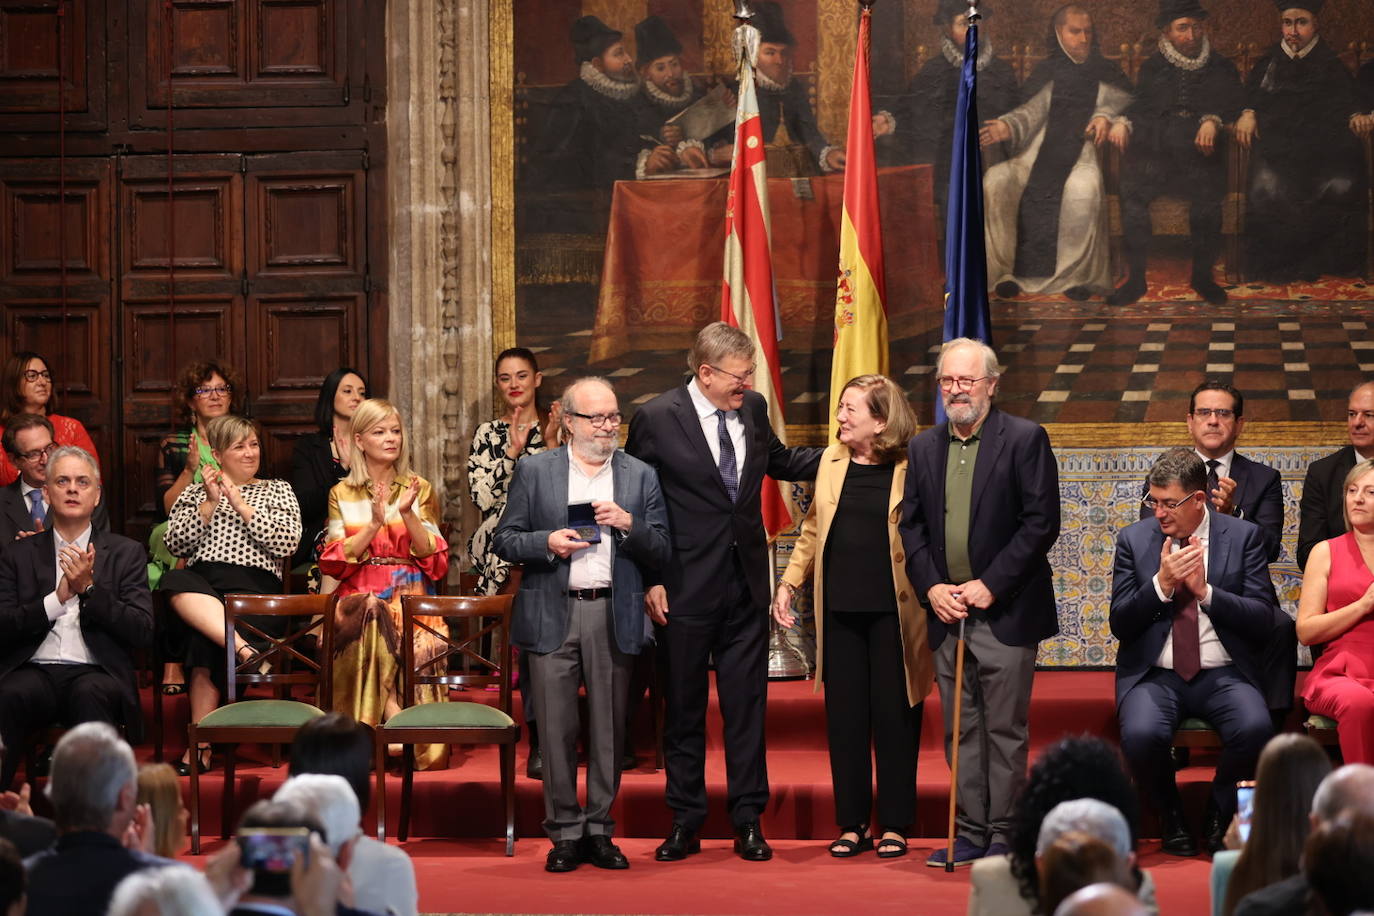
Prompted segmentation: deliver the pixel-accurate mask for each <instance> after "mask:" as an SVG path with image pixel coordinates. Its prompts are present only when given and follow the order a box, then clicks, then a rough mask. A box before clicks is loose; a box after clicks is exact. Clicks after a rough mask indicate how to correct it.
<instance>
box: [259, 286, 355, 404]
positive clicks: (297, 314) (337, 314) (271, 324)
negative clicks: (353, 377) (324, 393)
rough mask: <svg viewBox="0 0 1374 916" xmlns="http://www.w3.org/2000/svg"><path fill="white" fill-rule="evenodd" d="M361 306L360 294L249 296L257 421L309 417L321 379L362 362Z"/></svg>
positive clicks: (322, 380)
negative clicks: (260, 419)
mask: <svg viewBox="0 0 1374 916" xmlns="http://www.w3.org/2000/svg"><path fill="white" fill-rule="evenodd" d="M363 302H364V297H363V295H362V294H361V293H354V294H351V295H347V294H344V295H340V294H335V295H330V296H318V297H301V296H271V297H257V296H254V297H250V299H249V303H248V335H249V338H250V339H251V340H253V342H254V346H253V348H252V351H251V352H250V353H249V361H248V372H249V386H250V388H251V389H252V390H253V393H254V403H255V405H256V409H257V415H258V416H259V417H262V418H264V419H274V420H275V419H291V420H297V421H299V420H301V419H305V418H308V417H309V416H310V415H311V414H312V413H313V412H314V408H315V398H316V395H317V394H318V392H319V390H320V385H321V383H323V382H324V377H325V376H326V375H328V374H329V373H331V372H333V371H334V370H335V369H337V368H338V367H340V366H356V365H359V364H360V363H361V359H362V357H363V355H364V354H363V352H362V350H363V348H362V346H361V342H362V341H361V329H362V326H363V320H362V316H363Z"/></svg>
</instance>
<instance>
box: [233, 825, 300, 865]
mask: <svg viewBox="0 0 1374 916" xmlns="http://www.w3.org/2000/svg"><path fill="white" fill-rule="evenodd" d="M238 842H239V862H240V863H241V864H242V865H243V867H244V868H247V869H250V870H252V871H255V872H268V873H270V874H278V875H289V874H290V873H291V864H292V863H293V862H295V861H296V859H297V858H299V859H301V861H303V862H308V861H309V859H310V831H309V830H307V829H305V828H304V827H245V828H244V829H243V830H240V831H239V834H238Z"/></svg>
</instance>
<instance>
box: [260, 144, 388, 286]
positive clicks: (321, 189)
mask: <svg viewBox="0 0 1374 916" xmlns="http://www.w3.org/2000/svg"><path fill="white" fill-rule="evenodd" d="M247 170H248V174H247V185H246V188H245V192H244V193H245V194H246V195H247V198H248V216H247V219H248V223H249V234H248V240H247V241H248V252H247V258H248V276H249V278H250V280H253V281H255V282H258V281H268V280H274V279H275V280H285V281H288V282H289V283H291V284H298V283H300V282H303V281H319V280H323V281H330V280H334V281H342V282H343V283H344V285H345V288H353V289H360V288H361V287H359V286H357V284H358V283H360V282H361V281H362V280H363V275H364V273H365V270H366V260H367V249H366V246H365V245H364V243H363V237H364V236H363V233H364V230H365V227H366V225H367V215H366V208H365V206H364V202H365V200H366V188H367V184H366V172H365V171H364V157H363V155H362V154H361V153H358V152H347V153H290V154H282V155H274V156H251V157H249V158H248V160H247ZM288 288H298V287H296V286H294V285H293V286H289V287H288Z"/></svg>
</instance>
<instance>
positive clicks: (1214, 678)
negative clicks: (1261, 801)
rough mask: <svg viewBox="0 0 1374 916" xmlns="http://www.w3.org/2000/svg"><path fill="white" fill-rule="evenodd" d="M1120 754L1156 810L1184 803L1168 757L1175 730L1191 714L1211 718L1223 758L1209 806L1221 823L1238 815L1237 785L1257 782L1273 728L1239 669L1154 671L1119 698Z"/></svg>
mask: <svg viewBox="0 0 1374 916" xmlns="http://www.w3.org/2000/svg"><path fill="white" fill-rule="evenodd" d="M1117 715H1118V717H1119V718H1120V720H1121V751H1122V753H1123V754H1124V755H1125V756H1126V761H1127V763H1129V764H1130V766H1131V773H1132V775H1133V776H1134V777H1135V781H1136V785H1138V786H1140V788H1141V789H1142V790H1144V792H1145V794H1146V796H1147V797H1148V798H1149V801H1150V803H1151V804H1152V805H1153V806H1154V807H1155V810H1156V811H1159V812H1164V811H1171V810H1176V809H1178V808H1179V807H1180V806H1181V802H1180V800H1179V794H1178V784H1177V783H1176V782H1175V781H1174V767H1173V763H1172V761H1171V760H1170V759H1169V747H1170V745H1171V744H1172V743H1173V738H1174V729H1176V728H1178V723H1179V722H1181V721H1183V720H1184V719H1185V718H1187V717H1189V716H1197V717H1199V718H1203V719H1206V720H1207V721H1208V722H1211V723H1212V725H1214V726H1215V727H1216V729H1217V731H1218V732H1220V733H1221V754H1220V756H1219V758H1218V760H1217V771H1216V775H1215V776H1214V777H1213V779H1212V803H1213V804H1214V805H1215V806H1216V808H1217V811H1218V812H1219V813H1220V814H1221V817H1222V823H1223V824H1224V823H1226V822H1227V821H1229V820H1230V818H1231V815H1232V814H1234V813H1235V811H1236V781H1237V780H1240V779H1253V778H1254V777H1255V763H1256V762H1257V761H1258V760H1259V755H1260V751H1262V750H1263V749H1264V745H1265V742H1267V741H1268V740H1269V739H1270V738H1272V737H1273V736H1274V725H1273V723H1272V722H1271V721H1270V719H1269V709H1268V707H1267V706H1266V705H1265V703H1264V697H1263V696H1262V695H1261V694H1260V692H1259V691H1258V690H1256V689H1255V687H1254V686H1253V685H1252V684H1251V683H1250V682H1249V681H1247V680H1246V679H1245V678H1244V677H1243V676H1242V675H1241V673H1240V671H1239V670H1237V669H1236V666H1235V665H1227V666H1225V667H1223V668H1204V669H1203V670H1202V671H1200V672H1198V675H1197V677H1195V678H1193V679H1192V680H1191V681H1185V680H1184V679H1183V678H1181V677H1179V676H1178V675H1177V674H1176V673H1174V671H1173V669H1170V668H1151V669H1150V672H1149V673H1148V674H1146V675H1145V677H1144V678H1142V679H1141V680H1140V681H1139V682H1138V683H1136V685H1135V686H1134V687H1132V688H1131V689H1130V691H1129V692H1128V693H1127V694H1126V695H1125V696H1124V697H1122V698H1121V702H1120V704H1119V705H1118V708H1117Z"/></svg>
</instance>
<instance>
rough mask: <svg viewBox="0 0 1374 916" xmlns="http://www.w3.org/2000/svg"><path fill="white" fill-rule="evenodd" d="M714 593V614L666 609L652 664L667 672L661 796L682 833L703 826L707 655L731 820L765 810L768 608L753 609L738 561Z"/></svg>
mask: <svg viewBox="0 0 1374 916" xmlns="http://www.w3.org/2000/svg"><path fill="white" fill-rule="evenodd" d="M720 587H721V600H720V602H719V603H718V604H717V605H716V606H715V607H714V608H709V609H702V608H675V607H673V606H672V605H671V603H670V604H669V608H668V625H667V626H666V627H660V628H659V630H658V645H659V650H658V651H659V655H658V658H659V661H660V663H663V664H665V665H666V671H665V675H664V691H663V693H664V700H665V705H666V716H665V721H664V727H663V745H664V752H663V761H664V769H665V770H666V771H667V783H668V784H667V788H666V791H665V793H664V794H665V799H666V801H667V802H668V807H669V808H671V809H672V811H673V822H674V823H677V824H681V825H682V826H683V827H686V828H687V829H689V830H697V829H699V828H700V827H701V824H702V822H703V821H705V820H706V706H707V701H708V698H709V695H710V691H709V684H708V680H707V667H708V665H709V662H710V659H711V658H712V657H713V656H714V658H715V660H716V694H717V696H718V698H719V702H720V714H721V718H722V719H723V720H724V739H725V741H724V744H725V774H726V797H727V800H728V804H729V807H730V820H731V821H732V822H733V823H734V824H735V825H736V826H739V825H741V824H747V823H749V822H751V821H756V820H758V818H759V815H760V814H762V813H763V809H764V808H765V807H766V806H767V804H768V764H767V761H766V759H765V755H764V708H765V706H766V705H767V702H768V609H767V608H766V607H763V606H761V605H757V604H755V603H754V602H753V599H752V598H751V597H750V595H749V586H748V580H747V578H746V576H745V572H744V569H743V568H742V566H741V565H740V563H739V561H738V559H736V560H735V569H734V570H733V571H732V573H731V574H730V575H728V576H725V577H724V579H723V581H722V582H721V583H720Z"/></svg>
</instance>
